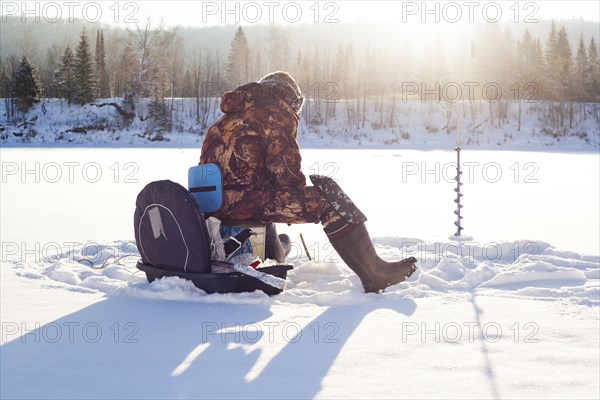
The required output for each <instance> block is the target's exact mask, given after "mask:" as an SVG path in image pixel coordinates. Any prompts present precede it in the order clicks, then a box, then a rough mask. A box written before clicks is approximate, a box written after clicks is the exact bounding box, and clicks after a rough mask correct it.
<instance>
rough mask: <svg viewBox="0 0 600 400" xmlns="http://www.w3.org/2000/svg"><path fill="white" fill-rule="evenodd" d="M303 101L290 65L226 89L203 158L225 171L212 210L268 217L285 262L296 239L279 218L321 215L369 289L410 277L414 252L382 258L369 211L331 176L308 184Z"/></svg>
mask: <svg viewBox="0 0 600 400" xmlns="http://www.w3.org/2000/svg"><path fill="white" fill-rule="evenodd" d="M303 103H304V97H302V94H301V91H300V87H299V86H298V84H297V83H296V81H295V80H294V79H293V78H292V77H291V76H290V75H289V74H288V73H286V72H274V73H271V74H268V75H266V76H265V77H264V78H262V79H261V80H260V81H258V82H252V83H248V84H246V85H243V86H240V87H238V88H237V89H236V90H234V91H231V92H226V93H225V94H224V95H223V98H222V100H221V111H222V112H223V113H224V114H225V115H224V116H223V117H222V118H221V119H220V120H219V121H217V122H216V123H215V124H214V125H213V126H211V127H210V128H209V130H208V132H207V134H206V138H205V139H204V143H203V145H202V153H201V156H200V164H207V163H215V164H217V165H219V167H220V168H221V171H222V174H223V205H222V207H221V208H220V209H219V210H218V211H217V212H215V213H214V214H213V215H214V216H215V217H217V218H224V219H234V220H256V221H260V222H261V223H264V224H268V228H267V249H268V250H267V254H269V249H270V256H271V257H273V258H275V259H276V260H277V261H278V262H283V260H284V259H285V256H286V255H287V254H286V252H285V250H284V249H283V248H284V247H287V252H289V243H284V244H283V246H282V243H281V242H280V238H279V237H278V236H277V232H276V230H275V226H274V225H273V224H274V223H286V224H301V223H317V222H320V223H321V224H322V225H323V230H324V231H325V233H326V234H327V237H328V238H329V240H330V242H331V244H332V245H333V247H334V248H335V250H336V251H337V252H338V254H339V255H340V257H341V258H342V259H343V260H344V262H345V263H346V264H347V265H348V267H350V269H352V271H354V272H355V273H356V274H357V275H358V277H359V278H360V280H361V282H362V285H363V287H364V289H365V291H366V292H378V291H380V290H383V289H385V288H386V287H388V286H391V285H395V284H397V283H399V282H402V281H404V280H405V279H406V278H408V277H409V276H410V275H411V274H412V273H413V272H414V271H415V270H416V267H415V266H414V264H415V263H416V261H417V260H416V259H415V258H413V257H410V258H408V259H405V260H402V261H398V262H386V261H383V260H382V259H381V258H379V256H378V255H377V253H376V252H375V249H374V248H373V244H372V243H371V239H370V237H369V233H368V232H367V229H366V227H365V224H364V222H365V221H366V220H367V219H366V217H365V216H364V215H363V213H362V212H361V211H360V210H359V209H358V208H357V207H356V206H355V205H354V203H352V201H351V200H350V199H349V198H348V196H346V194H345V193H344V192H343V191H342V189H340V187H339V186H338V185H337V184H336V183H335V182H334V181H333V180H332V179H330V178H328V177H324V176H319V175H311V176H310V179H311V181H312V183H313V184H314V186H306V178H305V176H304V174H303V173H302V171H301V168H300V164H301V160H302V158H301V156H300V149H299V148H298V143H297V142H296V138H297V135H298V114H299V113H300V109H301V108H302V104H303ZM286 239H287V240H289V239H288V238H286ZM286 244H287V246H285V245H286Z"/></svg>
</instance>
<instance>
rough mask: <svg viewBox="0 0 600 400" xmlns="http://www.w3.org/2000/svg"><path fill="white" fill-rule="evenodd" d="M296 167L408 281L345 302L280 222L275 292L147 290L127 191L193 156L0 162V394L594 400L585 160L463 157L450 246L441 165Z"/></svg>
mask: <svg viewBox="0 0 600 400" xmlns="http://www.w3.org/2000/svg"><path fill="white" fill-rule="evenodd" d="M302 154H303V157H304V161H303V163H304V164H303V165H304V170H305V172H306V173H307V174H309V173H314V172H319V173H322V174H327V175H330V176H332V177H334V178H335V179H337V180H338V181H339V183H340V185H341V186H342V187H343V188H344V189H345V190H346V191H347V193H348V194H349V195H350V197H351V198H352V199H353V200H354V201H355V202H356V203H357V204H358V205H359V206H360V207H361V209H362V210H363V211H364V212H365V214H366V215H367V216H368V217H369V222H368V227H369V230H370V232H371V236H372V237H373V241H374V243H375V244H376V248H377V251H378V252H379V254H380V255H381V256H382V257H383V258H385V259H389V260H395V259H399V258H401V257H406V256H408V255H413V256H415V257H417V259H418V260H419V270H418V271H417V272H416V273H415V274H414V275H413V276H412V277H411V278H410V279H409V280H408V281H407V282H403V283H401V284H398V285H396V286H394V287H391V288H389V289H388V290H387V291H386V292H385V293H383V294H364V293H363V291H362V289H361V286H360V283H359V281H358V278H357V277H356V276H355V275H354V274H352V272H351V271H350V270H349V269H348V268H347V267H346V266H345V265H344V263H343V262H342V261H341V260H339V259H338V256H337V254H336V253H335V252H334V251H333V249H332V248H331V247H330V246H329V245H328V243H327V241H326V238H325V236H324V234H323V233H322V231H321V229H320V227H319V226H318V225H296V226H291V227H287V226H281V227H280V231H281V232H286V233H288V234H289V235H290V237H291V238H292V240H293V241H294V244H293V248H292V253H291V254H290V257H289V259H288V262H289V263H291V264H293V265H294V267H295V268H294V270H292V271H290V273H289V274H288V287H287V289H286V290H285V291H284V292H283V293H282V294H280V295H278V296H274V297H268V296H266V295H264V294H262V293H261V292H255V293H246V294H226V295H220V294H214V295H206V294H205V293H203V292H202V291H200V290H198V289H196V288H195V287H194V286H193V285H192V284H191V283H190V282H187V281H184V280H181V279H178V278H168V279H163V280H160V281H155V282H153V283H152V284H149V283H148V282H147V281H146V279H145V277H144V275H143V273H141V272H140V271H137V270H136V269H135V261H136V260H137V258H138V253H137V249H136V248H135V242H134V241H133V232H132V223H133V210H134V207H135V196H136V195H137V193H138V192H139V191H140V190H141V188H142V187H143V186H144V185H145V184H146V183H147V182H149V181H151V180H158V179H165V178H168V179H172V180H174V181H178V182H180V183H182V184H185V182H186V172H187V168H188V167H189V166H191V165H194V164H195V163H196V162H197V159H198V155H199V150H198V149H164V148H163V149H91V148H85V149H37V148H36V149H14V148H9V149H7V148H2V149H0V158H1V164H2V168H3V169H2V189H1V191H0V196H1V197H0V201H1V205H2V206H1V220H2V224H1V226H0V233H1V236H2V267H1V269H0V277H1V281H0V284H1V287H0V296H1V302H0V311H1V321H2V332H1V333H2V338H1V342H0V343H1V344H2V345H1V346H0V351H1V366H0V372H1V382H0V397H2V398H132V397H135V398H238V397H240V398H313V397H318V398H542V397H545V398H598V397H599V396H600V381H599V379H600V378H599V376H600V361H599V360H600V343H599V337H600V325H599V321H600V315H599V310H600V283H599V282H600V280H599V279H600V256H599V254H600V249H599V245H600V237H599V235H600V217H599V214H598V213H599V211H598V200H599V199H600V193H599V182H600V176H599V174H600V170H599V168H598V166H599V160H600V157H599V156H598V155H597V154H594V153H550V152H524V151H519V152H513V151H504V152H492V151H475V150H469V151H465V152H464V154H463V161H467V162H472V163H479V167H478V168H475V164H473V165H474V168H473V171H472V173H469V172H467V171H465V174H464V175H463V180H464V182H465V185H464V186H463V189H464V190H463V191H464V193H465V197H464V199H463V200H464V205H465V208H464V209H463V215H464V216H465V219H464V221H463V225H464V226H465V228H466V229H465V232H464V233H466V234H468V235H471V236H473V240H471V241H469V242H464V243H462V244H460V243H458V242H454V241H451V240H449V239H448V237H449V236H450V235H451V234H453V233H454V227H453V225H452V223H453V221H454V215H453V214H452V211H453V210H454V203H453V202H452V200H453V198H454V192H453V191H452V189H453V187H454V183H453V182H452V180H451V179H446V178H448V176H446V175H450V178H451V177H453V176H454V175H453V174H452V171H451V168H448V170H447V171H445V166H446V165H450V166H451V163H452V162H453V161H454V157H455V155H454V153H453V152H451V151H429V152H424V151H415V150H401V149H397V150H304V151H303V153H302ZM128 162H129V163H133V164H127V163H128ZM36 163H39V166H36ZM53 163H57V164H58V166H57V165H55V164H53ZM64 163H71V164H67V165H65V164H64ZM94 163H95V164H94ZM493 163H495V164H493ZM515 163H518V165H516V164H515ZM438 164H439V167H438V166H437V165H438ZM69 165H71V166H72V171H71V172H72V173H71V174H69V172H70V171H69V167H68V166H69ZM526 165H527V166H526ZM486 166H487V167H486ZM15 168H16V169H15ZM414 168H418V169H417V172H416V173H415V170H414ZM484 168H487V170H486V172H485V173H484V172H483V170H484ZM23 171H28V172H25V173H24V172H23ZM36 171H37V172H36ZM56 171H59V172H60V173H61V174H60V178H58V176H59V175H58V174H57V173H56ZM84 171H85V172H84ZM98 171H100V175H98V174H97V172H98ZM423 171H424V172H423ZM427 171H430V172H429V173H426V172H427ZM431 171H433V172H431ZM497 171H500V172H501V176H500V177H498V174H494V173H493V172H497ZM517 171H518V172H519V174H518V175H519V176H518V177H516V175H515V174H516V172H517ZM117 172H118V175H117ZM36 178H37V179H36ZM536 180H537V182H536ZM53 182H54V183H53ZM391 210H392V211H391ZM299 233H303V235H304V237H305V239H306V241H307V245H308V246H309V249H310V251H311V255H312V256H313V261H309V260H308V258H307V257H306V255H305V254H304V252H303V250H302V249H301V248H300V245H299V243H298V241H299V240H298V236H299Z"/></svg>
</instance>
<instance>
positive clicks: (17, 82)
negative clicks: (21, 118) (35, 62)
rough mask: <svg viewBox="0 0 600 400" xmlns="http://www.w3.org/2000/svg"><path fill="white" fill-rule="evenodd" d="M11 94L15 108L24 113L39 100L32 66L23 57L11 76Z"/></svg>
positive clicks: (38, 90) (37, 84)
mask: <svg viewBox="0 0 600 400" xmlns="http://www.w3.org/2000/svg"><path fill="white" fill-rule="evenodd" d="M11 89H12V96H13V98H14V99H15V104H16V106H17V110H19V111H20V112H22V113H26V112H27V111H28V110H29V109H30V108H31V107H32V106H33V105H34V104H35V103H37V102H38V101H40V86H39V83H38V80H37V77H36V72H35V69H34V67H33V66H32V65H31V64H29V61H28V60H27V57H23V58H22V59H21V62H20V63H19V65H18V66H17V68H16V69H15V71H14V73H13V75H12V78H11Z"/></svg>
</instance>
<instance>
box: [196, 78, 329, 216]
mask: <svg viewBox="0 0 600 400" xmlns="http://www.w3.org/2000/svg"><path fill="white" fill-rule="evenodd" d="M220 108H221V111H222V112H223V113H224V114H225V115H224V116H223V117H222V118H221V119H220V120H219V121H217V122H216V123H215V124H214V125H213V126H211V127H210V128H209V129H208V132H207V134H206V137H205V139H204V143H203V144H202V152H201V155H200V164H206V163H215V164H217V165H219V167H220V168H221V172H222V175H223V206H222V207H221V209H220V210H219V211H217V212H215V213H214V214H213V215H214V216H216V217H218V218H224V219H235V220H248V219H253V220H257V221H260V222H262V223H288V224H297V223H316V222H319V221H320V217H321V215H322V214H323V212H324V210H325V207H326V204H327V201H326V199H325V197H324V196H323V195H322V194H321V192H320V191H319V190H318V189H317V188H315V187H313V186H307V185H306V177H305V176H304V174H303V173H302V171H301V162H302V157H301V156H300V149H299V148H298V143H297V141H296V139H297V135H298V133H297V132H298V116H297V115H296V113H295V112H294V111H293V109H292V108H291V107H290V106H289V105H288V104H287V103H286V102H285V101H283V100H282V99H280V98H279V97H277V96H274V95H271V96H267V95H265V94H264V93H261V87H260V84H258V83H251V84H248V85H244V86H242V87H240V88H238V89H236V90H235V91H231V92H226V93H225V94H224V95H223V97H222V99H221V105H220Z"/></svg>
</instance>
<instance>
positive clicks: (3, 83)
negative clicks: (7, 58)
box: [0, 60, 9, 99]
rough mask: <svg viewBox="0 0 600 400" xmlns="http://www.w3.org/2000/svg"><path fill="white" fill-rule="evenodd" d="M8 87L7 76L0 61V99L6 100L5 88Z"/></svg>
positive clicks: (6, 92)
mask: <svg viewBox="0 0 600 400" xmlns="http://www.w3.org/2000/svg"><path fill="white" fill-rule="evenodd" d="M8 85H9V79H8V75H7V74H6V68H5V67H4V64H3V63H2V60H0V98H1V99H3V98H6V97H8V91H7V87H8Z"/></svg>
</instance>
